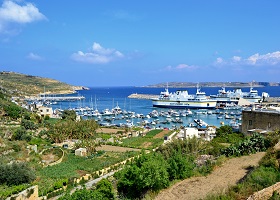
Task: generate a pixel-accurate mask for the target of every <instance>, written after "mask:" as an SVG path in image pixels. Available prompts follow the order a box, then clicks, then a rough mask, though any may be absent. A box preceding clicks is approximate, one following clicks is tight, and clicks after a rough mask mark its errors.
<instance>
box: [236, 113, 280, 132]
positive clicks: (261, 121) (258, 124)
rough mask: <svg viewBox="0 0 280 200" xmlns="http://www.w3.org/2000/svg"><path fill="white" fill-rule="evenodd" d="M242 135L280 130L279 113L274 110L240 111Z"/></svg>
mask: <svg viewBox="0 0 280 200" xmlns="http://www.w3.org/2000/svg"><path fill="white" fill-rule="evenodd" d="M241 130H242V131H241V132H242V133H244V134H250V133H253V132H259V133H268V132H273V131H276V130H280V112H278V111H276V110H262V111H258V110H252V111H242V129H241Z"/></svg>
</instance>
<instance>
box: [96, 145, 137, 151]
mask: <svg viewBox="0 0 280 200" xmlns="http://www.w3.org/2000/svg"><path fill="white" fill-rule="evenodd" d="M95 149H96V150H97V151H100V150H104V151H113V152H126V151H141V150H140V149H134V148H128V147H118V146H110V145H102V146H101V147H96V148H95Z"/></svg>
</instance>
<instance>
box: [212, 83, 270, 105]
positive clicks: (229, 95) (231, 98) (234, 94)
mask: <svg viewBox="0 0 280 200" xmlns="http://www.w3.org/2000/svg"><path fill="white" fill-rule="evenodd" d="M267 97H269V94H268V93H266V92H263V93H262V95H261V96H260V95H259V94H258V91H257V90H255V89H253V87H252V86H251V87H250V91H249V92H243V91H242V90H241V89H240V88H237V89H235V90H233V91H230V90H228V91H226V90H225V87H222V89H221V90H219V91H218V94H216V95H210V98H211V99H213V100H216V101H217V102H218V103H236V104H237V103H238V101H239V99H240V98H243V99H246V100H247V101H249V102H252V103H258V102H261V101H263V100H264V99H265V98H267Z"/></svg>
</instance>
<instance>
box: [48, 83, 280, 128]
mask: <svg viewBox="0 0 280 200" xmlns="http://www.w3.org/2000/svg"><path fill="white" fill-rule="evenodd" d="M182 89H186V90H187V91H188V92H189V94H195V92H196V88H169V92H175V91H176V90H182ZM219 89H221V88H220V87H205V88H201V90H202V91H204V92H205V93H206V95H207V96H209V95H214V94H217V93H218V90H219ZM254 89H257V90H258V92H259V95H261V94H262V92H267V93H269V95H270V96H271V97H279V96H280V87H279V86H266V87H258V88H254ZM163 90H164V88H147V87H89V90H80V91H77V94H72V95H71V96H75V95H76V96H84V97H85V99H83V100H80V101H71V102H67V101H64V102H57V104H53V105H51V106H52V107H53V109H57V108H59V109H63V110H65V109H74V108H81V107H89V108H92V109H93V110H95V109H98V111H99V112H102V111H103V110H104V109H109V110H111V109H112V108H114V107H116V106H119V107H120V108H121V109H122V110H126V111H131V112H135V113H136V114H141V115H143V116H144V117H146V116H147V115H148V114H149V113H150V112H152V111H153V110H157V111H158V112H161V111H163V112H168V111H169V110H170V109H169V108H155V107H153V105H152V101H151V100H149V99H131V98H128V96H129V95H130V94H133V93H137V94H153V95H158V94H159V93H160V92H162V91H163ZM226 90H232V91H233V90H234V88H230V87H228V88H226ZM249 90H250V88H242V91H243V92H249ZM192 111H193V115H192V116H187V117H180V118H181V119H182V120H183V123H182V124H178V123H170V124H157V125H155V127H160V128H163V127H168V128H172V127H179V126H188V125H190V124H191V123H193V120H194V119H202V120H203V121H205V122H206V123H208V124H209V125H213V126H217V127H219V126H221V125H223V124H229V123H231V119H225V118H224V117H223V118H221V119H218V118H217V114H208V113H207V110H205V111H198V110H192ZM221 112H227V113H228V114H230V112H236V110H232V111H231V110H222V111H221ZM84 118H85V119H86V118H91V117H84ZM130 120H131V121H132V122H133V123H134V124H135V125H137V123H138V124H139V123H140V122H141V121H143V119H142V118H141V119H135V118H134V119H130ZM146 120H150V121H152V120H154V119H146ZM158 120H160V121H162V120H165V119H164V117H160V118H159V119H158ZM126 121H128V120H127V119H125V120H114V121H112V122H111V123H113V124H117V125H118V124H120V123H125V122H126Z"/></svg>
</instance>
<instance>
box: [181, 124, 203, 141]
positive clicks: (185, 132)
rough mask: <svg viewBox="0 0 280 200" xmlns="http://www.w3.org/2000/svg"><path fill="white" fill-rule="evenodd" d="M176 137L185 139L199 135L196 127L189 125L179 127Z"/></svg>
mask: <svg viewBox="0 0 280 200" xmlns="http://www.w3.org/2000/svg"><path fill="white" fill-rule="evenodd" d="M177 137H178V138H182V139H187V138H192V137H197V138H198V137H199V134H198V129H197V128H192V127H191V128H190V127H187V128H184V129H181V130H180V132H179V133H178V135H177Z"/></svg>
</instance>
